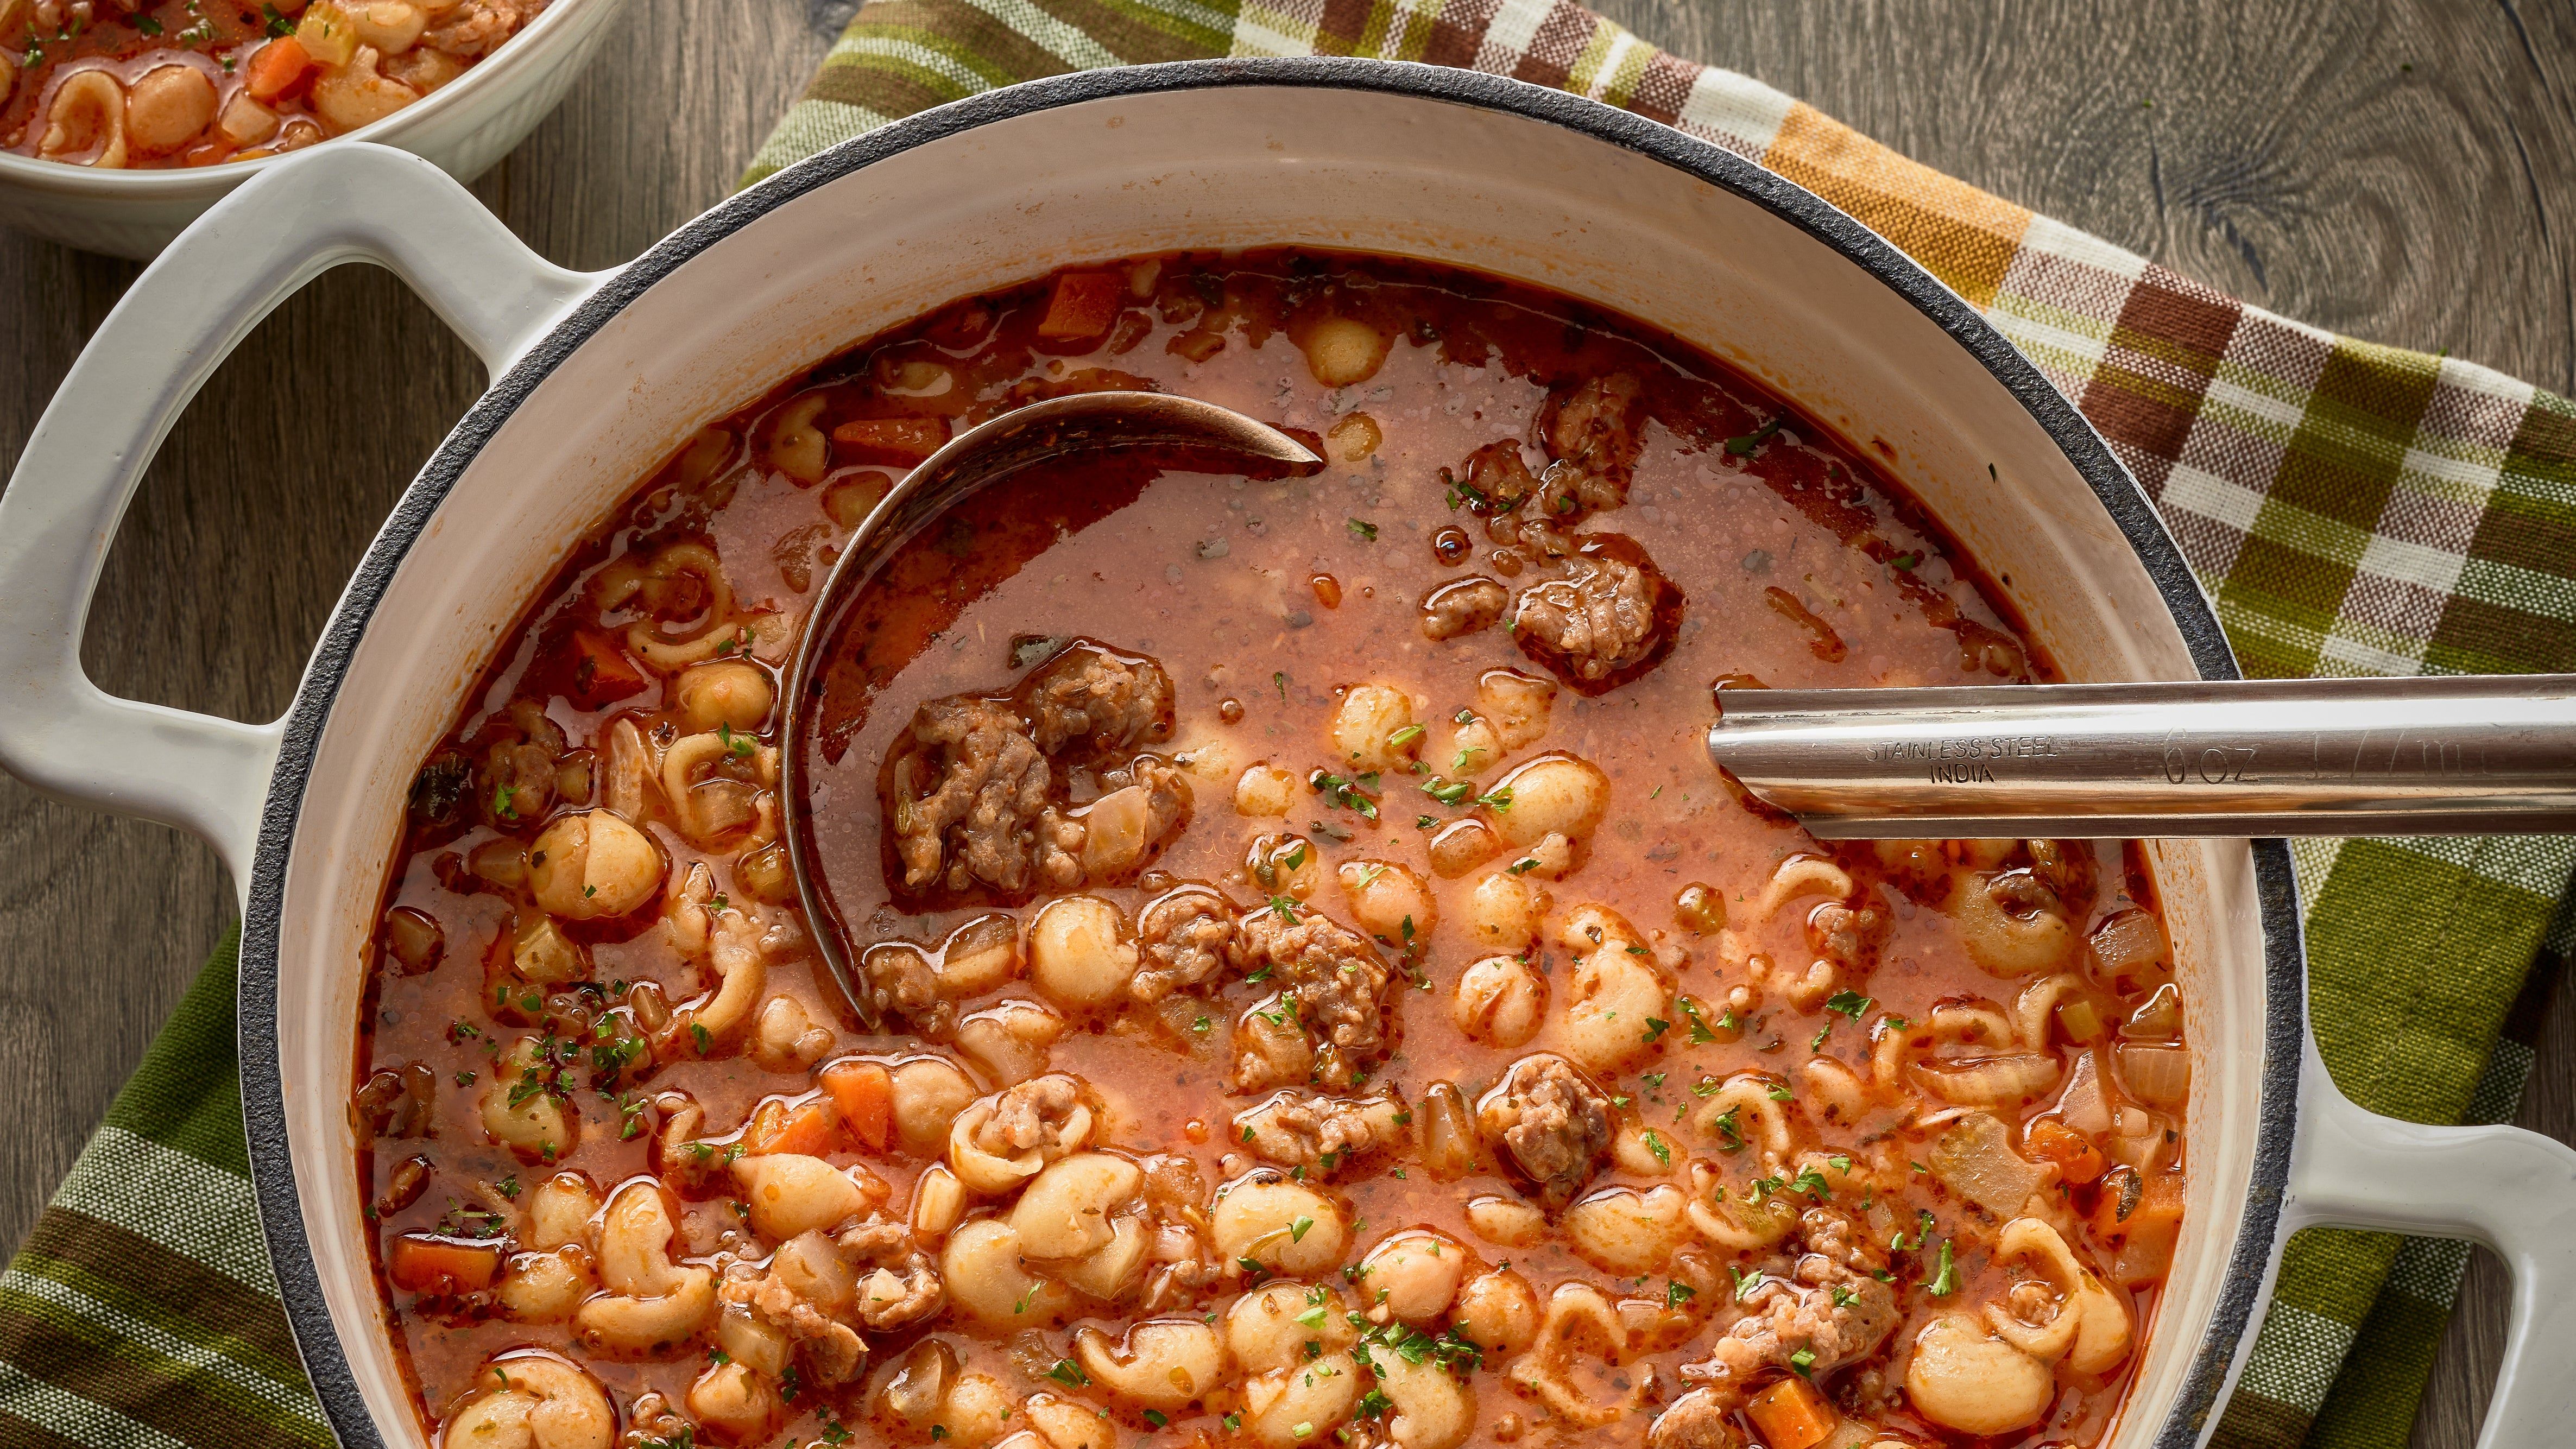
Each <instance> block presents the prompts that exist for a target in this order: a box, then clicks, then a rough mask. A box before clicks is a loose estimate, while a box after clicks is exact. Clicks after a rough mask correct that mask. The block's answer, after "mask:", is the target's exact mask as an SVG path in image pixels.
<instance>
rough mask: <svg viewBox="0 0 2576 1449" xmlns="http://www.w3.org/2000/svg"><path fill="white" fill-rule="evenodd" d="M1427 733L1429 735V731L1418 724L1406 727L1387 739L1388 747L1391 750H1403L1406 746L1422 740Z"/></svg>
mask: <svg viewBox="0 0 2576 1449" xmlns="http://www.w3.org/2000/svg"><path fill="white" fill-rule="evenodd" d="M1427 733H1429V731H1427V730H1425V729H1423V727H1422V726H1420V725H1418V724H1410V725H1406V726H1405V727H1404V728H1402V729H1400V730H1397V731H1396V732H1395V733H1393V734H1391V735H1388V736H1387V737H1386V747H1387V748H1388V749H1390V750H1400V749H1403V748H1404V747H1405V746H1406V745H1409V744H1412V743H1413V742H1414V741H1415V740H1418V739H1420V738H1422V737H1423V736H1424V735H1425V734H1427Z"/></svg>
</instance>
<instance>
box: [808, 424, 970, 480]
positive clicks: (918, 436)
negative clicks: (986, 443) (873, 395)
mask: <svg viewBox="0 0 2576 1449" xmlns="http://www.w3.org/2000/svg"><path fill="white" fill-rule="evenodd" d="M947 441H948V423H947V421H946V420H945V419H942V418H860V419H858V420H857V421H855V422H847V423H843V424H841V425H840V426H839V427H837V428H834V429H833V430H832V442H833V444H834V445H835V451H836V452H838V453H839V455H840V459H841V461H842V462H844V463H879V464H885V465H889V466H892V467H897V468H909V467H911V466H913V465H914V464H916V463H919V462H920V461H921V460H922V459H924V458H927V457H929V456H930V455H931V454H933V453H936V452H938V451H939V445H940V444H942V443H945V442H947Z"/></svg>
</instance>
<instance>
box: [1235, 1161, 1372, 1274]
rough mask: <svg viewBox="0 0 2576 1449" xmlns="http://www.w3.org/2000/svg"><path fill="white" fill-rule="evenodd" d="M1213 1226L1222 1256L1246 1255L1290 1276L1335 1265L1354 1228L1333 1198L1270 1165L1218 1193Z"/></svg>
mask: <svg viewBox="0 0 2576 1449" xmlns="http://www.w3.org/2000/svg"><path fill="white" fill-rule="evenodd" d="M1210 1231H1211V1232H1212V1234H1213V1236H1214V1238H1215V1242H1216V1250H1217V1255H1218V1257H1220V1258H1222V1259H1223V1260H1224V1261H1226V1262H1229V1263H1234V1262H1240V1261H1242V1260H1244V1259H1247V1258H1248V1259H1250V1260H1251V1261H1253V1262H1255V1263H1259V1264H1260V1265H1261V1266H1263V1267H1264V1268H1267V1269H1269V1270H1270V1271H1271V1272H1274V1273H1278V1274H1281V1275H1282V1276H1285V1277H1290V1278H1307V1277H1312V1276H1314V1275H1315V1274H1317V1273H1321V1272H1323V1271H1325V1270H1326V1269H1329V1268H1332V1267H1335V1266H1337V1265H1338V1264H1339V1263H1340V1262H1341V1261H1342V1255H1343V1253H1345V1252H1347V1251H1348V1250H1349V1247H1350V1228H1349V1226H1348V1225H1347V1224H1346V1223H1344V1222H1343V1220H1342V1210H1341V1209H1340V1208H1338V1207H1336V1206H1334V1204H1333V1202H1332V1200H1331V1199H1329V1198H1327V1197H1325V1196H1324V1195H1323V1194H1322V1193H1319V1192H1317V1191H1315V1190H1314V1189H1313V1188H1310V1187H1307V1186H1305V1185H1303V1184H1301V1183H1296V1182H1291V1181H1289V1180H1288V1179H1287V1178H1286V1177H1284V1176H1281V1175H1280V1174H1278V1173H1276V1172H1270V1171H1267V1170H1264V1171H1263V1172H1260V1173H1257V1174H1255V1175H1254V1176H1252V1177H1249V1178H1246V1179H1243V1180H1241V1181H1238V1182H1236V1183H1235V1184H1234V1185H1233V1186H1232V1187H1230V1188H1229V1189H1228V1190H1227V1191H1226V1193H1225V1195H1224V1196H1223V1197H1222V1198H1220V1199H1218V1201H1217V1205H1216V1212H1215V1213H1214V1214H1213V1216H1212V1219H1211V1223H1210Z"/></svg>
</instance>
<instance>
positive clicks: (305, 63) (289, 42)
mask: <svg viewBox="0 0 2576 1449" xmlns="http://www.w3.org/2000/svg"><path fill="white" fill-rule="evenodd" d="M312 69H313V56H312V54H311V52H309V51H307V50H305V48H304V46H303V44H302V43H301V42H300V41H298V40H297V39H296V38H295V37H294V36H292V35H281V36H279V37H278V38H277V39H275V40H272V41H270V42H269V43H268V44H266V45H263V46H261V47H260V48H259V49H258V51H257V52H255V53H254V54H253V55H252V56H251V58H250V65H249V67H248V68H247V69H245V70H244V71H243V72H242V89H243V90H244V91H246V92H248V93H249V95H250V98H251V99H252V100H255V101H261V102H267V101H273V100H276V99H277V98H278V97H279V96H282V95H285V94H286V93H287V92H288V91H291V90H293V89H295V88H296V87H297V86H298V85H301V84H303V82H304V77H305V75H306V74H307V73H308V72H310V71H311V70H312Z"/></svg>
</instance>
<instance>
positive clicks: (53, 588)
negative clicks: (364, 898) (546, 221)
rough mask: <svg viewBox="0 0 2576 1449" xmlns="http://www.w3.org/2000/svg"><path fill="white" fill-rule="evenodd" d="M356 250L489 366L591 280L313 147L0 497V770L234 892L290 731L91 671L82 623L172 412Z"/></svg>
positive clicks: (464, 206) (128, 297) (450, 198)
mask: <svg viewBox="0 0 2576 1449" xmlns="http://www.w3.org/2000/svg"><path fill="white" fill-rule="evenodd" d="M361 260H364V261H372V262H376V263H378V264H380V265H382V266H385V267H387V268H389V269H390V270H392V271H393V272H395V273H396V274H398V275H399V276H401V277H402V279H403V280H404V281H405V282H408V283H409V284H410V285H411V288H412V290H414V291H416V292H418V293H419V294H420V295H421V296H422V297H423V298H424V299H425V300H427V301H428V303H429V304H430V306H431V307H432V308H433V309H434V310H436V311H437V313H438V315H439V317H440V318H441V319H442V320H444V321H445V322H446V323H447V325H448V326H450V327H452V328H454V329H455V330H456V331H457V332H458V333H459V334H460V335H461V336H463V337H464V339H465V340H466V342H467V343H468V344H469V345H471V346H472V347H473V348H474V350H475V352H476V353H478V354H479V355H480V356H481V357H482V359H483V363H484V366H486V367H487V368H489V369H490V370H491V371H492V372H493V373H494V374H495V375H497V374H499V373H500V372H501V371H502V370H503V369H505V368H507V367H508V366H509V365H510V364H511V363H512V362H514V361H516V360H517V358H518V357H519V356H520V354H521V353H523V352H524V351H526V349H527V348H528V347H529V346H530V345H531V344H532V343H533V342H534V341H535V340H536V339H537V338H538V337H540V336H542V335H543V334H544V333H545V331H546V329H547V328H548V327H550V326H551V325H552V324H553V323H554V322H555V321H556V320H557V319H558V318H560V317H562V316H563V315H564V313H565V312H566V311H568V310H569V309H570V308H571V307H572V306H573V304H574V303H576V302H577V301H579V300H580V299H581V298H582V297H584V296H586V295H587V294H588V293H589V292H590V291H591V290H592V289H593V288H594V287H596V286H597V285H598V283H599V280H600V278H599V277H598V276H586V275H584V274H582V273H578V272H569V271H566V270H564V269H563V268H561V267H558V266H555V265H553V264H552V263H550V262H548V261H546V260H545V259H544V258H542V257H540V256H538V255H537V254H536V253H534V252H532V251H530V250H528V249H527V247H525V246H524V245H522V244H521V243H520V242H519V240H518V238H516V237H514V236H512V235H511V234H510V231H509V228H507V227H505V226H503V225H502V224H501V223H500V221H499V220H498V219H497V218H495V217H494V216H493V215H492V214H491V213H490V212H488V211H486V210H484V209H483V207H482V205H481V204H480V203H478V202H476V201H475V200H474V198H473V197H472V196H471V195H470V194H468V193H467V191H466V190H465V188H464V187H462V186H459V185H457V184H456V182H454V181H453V180H450V179H449V178H448V177H447V176H446V175H445V174H444V173H442V172H440V171H439V170H438V168H437V167H435V166H432V165H430V164H429V163H428V162H426V161H423V160H420V159H419V158H417V157H414V156H410V155H407V154H405V153H403V152H400V151H395V150H392V149H390V148H387V147H383V146H375V145H368V144H364V143H356V142H335V143H333V144H331V145H328V146H322V147H318V148H316V149H315V150H313V151H312V152H310V153H309V154H307V155H304V156H299V157H296V158H294V159H293V160H290V161H288V162H286V163H284V164H282V165H279V166H276V167H274V168H272V169H270V170H269V171H268V172H267V173H266V174H264V175H261V176H258V177H255V178H253V179H252V180H250V181H249V182H247V183H245V184H244V185H243V186H242V187H241V188H240V189H239V190H237V191H235V192H234V193H233V194H232V195H231V196H229V197H227V198H225V199H224V200H223V201H221V202H219V203H218V204H216V205H215V206H214V207H213V208H212V209H210V210H209V211H207V213H206V214H205V216H204V217H203V218H201V219H200V220H199V221H198V222H197V223H196V224H195V225H194V226H191V227H189V228H188V230H187V231H186V232H185V233H184V234H183V235H181V236H180V238H179V239H178V240H177V241H176V242H174V243H172V244H171V246H170V248H169V250H167V251H165V252H164V253H162V255H161V258H160V260H158V261H156V262H154V263H153V264H152V265H151V266H150V267H149V268H147V269H146V270H145V271H144V273H143V275H142V276H141V277H140V278H138V279H136V281H135V283H134V286H133V287H132V288H131V289H130V290H129V291H127V292H126V294H125V296H124V298H123V299H122V300H120V301H119V302H118V303H117V304H116V309H115V310H114V311H112V312H110V313H109V314H108V316H107V321H106V322H105V323H104V324H103V325H102V326H100V328H99V329H98V333H97V335H96V336H94V337H92V338H91V339H90V341H89V345H88V346H87V347H84V348H83V349H81V355H80V359H79V360H78V361H77V362H75V363H73V364H72V369H71V373H70V375H69V376H67V377H66V378H64V380H63V386H62V390H61V391H59V392H57V393H56V394H55V395H54V399H53V401H52V403H50V404H49V405H48V406H47V407H46V408H45V413H44V416H43V417H42V418H40V419H38V420H37V423H36V429H35V432H34V433H33V434H31V435H30V436H29V438H28V440H27V448H26V451H25V452H24V453H22V454H21V455H20V456H19V459H18V466H17V470H16V471H15V472H14V473H13V474H12V475H11V476H10V479H9V486H8V490H7V492H6V493H4V494H0V621H5V626H0V765H5V766H6V767H7V768H8V770H9V771H10V773H12V774H14V775H16V776H18V777H19V778H20V779H22V780H25V781H26V782H27V783H28V784H30V785H32V786H34V787H35V788H37V789H39V790H42V791H44V792H45V793H46V794H49V795H53V796H56V797H58V798H61V799H65V800H71V801H75V802H78V803H83V804H90V805H96V806H100V807H103V808H105V809H108V810H113V811H116V812H118V813H121V814H126V815H139V816H142V817H144V818H145V819H149V820H159V821H162V822H165V823H167V824H171V825H178V826H182V827H185V828H186V829H189V830H193V831H195V832H197V833H198V834H199V835H202V836H204V837H206V839H208V840H209V841H211V842H213V843H214V846H215V848H216V850H217V851H219V852H220V853H221V854H222V855H223V858H224V864H225V866H226V867H227V868H229V869H230V870H231V871H232V874H233V882H234V886H235V888H236V889H237V890H246V889H247V888H248V883H249V879H250V862H251V855H252V850H253V847H254V845H255V843H256V841H257V838H258V832H259V819H260V807H261V802H262V800H263V799H264V798H265V797H266V795H267V791H268V781H269V775H270V772H271V770H272V769H273V767H274V766H275V763H276V758H277V750H278V742H279V740H280V738H281V736H282V734H283V722H282V721H277V722H271V723H269V724H264V725H246V724H240V723H236V722H235V721H232V720H227V719H217V718H214V717H212V716H208V715H201V714H191V713H188V712H186V711H184V710H176V709H169V708H165V707H163V706H161V705H155V704H144V703H140V702H137V701H134V700H128V699H118V698H116V697H115V696H113V695H110V694H108V693H106V692H105V691H103V690H101V689H100V688H99V687H98V686H97V685H95V684H93V683H91V682H90V680H89V676H88V675H87V674H86V673H84V672H83V671H82V669H81V663H80V645H81V631H82V628H83V626H84V624H85V623H86V621H87V619H88V616H89V603H90V595H91V593H92V592H93V591H94V590H95V589H96V588H97V587H98V576H99V570H100V569H101V567H103V566H104V565H105V563H106V561H107V551H108V546H109V544H110V543H112V542H113V541H114V539H115V537H116V528H117V524H118V523H119V521H120V520H122V519H123V517H124V516H125V509H126V505H127V504H128V503H129V502H131V501H132V500H133V497H134V490H135V486H136V485H137V484H138V483H139V482H140V481H141V479H142V476H143V469H144V467H145V465H146V464H148V463H149V462H151V460H152V455H153V453H154V452H155V451H156V450H158V449H159V447H160V446H161V440H162V438H163V437H164V436H166V435H167V434H168V432H169V430H170V426H171V424H172V423H173V422H175V421H176V420H177V418H178V416H179V413H180V411H181V410H182V409H183V408H185V407H186V406H187V405H188V402H189V400H190V399H191V398H193V397H195V396H196V393H197V389H198V388H199V387H201V386H202V385H204V383H205V380H206V379H207V377H209V376H210V375H212V374H213V372H214V370H215V368H216V366H217V365H218V364H220V363H221V362H222V361H223V360H224V358H225V357H226V356H227V355H229V354H230V353H231V352H232V350H233V348H234V347H235V346H236V345H238V344H239V343H240V341H241V339H242V338H243V337H245V336H247V335H248V334H249V332H250V330H251V328H252V327H253V326H255V325H256V324H257V323H258V322H259V320H260V319H261V318H262V317H264V316H266V315H268V313H269V311H270V310H271V309H272V308H274V307H276V306H277V304H278V303H279V302H281V301H284V300H285V299H286V298H287V296H289V295H290V294H292V293H293V292H294V291H295V290H296V289H297V288H299V287H301V286H303V285H304V284H305V283H306V282H308V281H310V280H312V279H313V278H314V277H316V276H318V275H320V274H321V273H322V272H324V271H327V270H329V269H330V268H332V267H335V266H338V265H339V264H341V263H342V262H349V261H361ZM243 562H244V563H245V564H248V563H249V562H250V561H247V560H245V561H243Z"/></svg>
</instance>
